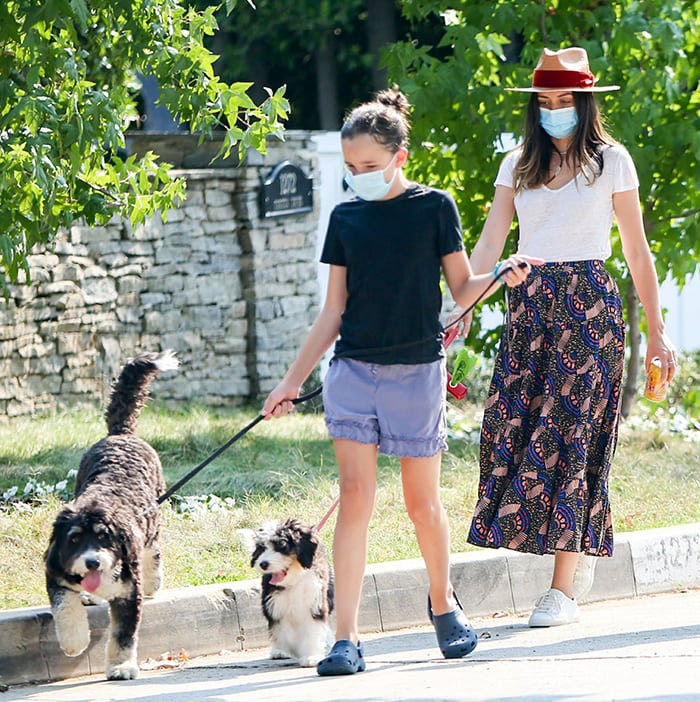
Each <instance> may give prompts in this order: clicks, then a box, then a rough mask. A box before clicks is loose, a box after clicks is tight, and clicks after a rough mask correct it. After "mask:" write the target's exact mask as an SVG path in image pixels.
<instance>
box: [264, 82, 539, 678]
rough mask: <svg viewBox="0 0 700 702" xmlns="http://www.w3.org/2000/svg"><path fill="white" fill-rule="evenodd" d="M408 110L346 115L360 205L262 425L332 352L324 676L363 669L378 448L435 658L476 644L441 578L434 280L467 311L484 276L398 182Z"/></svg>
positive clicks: (338, 213) (420, 197) (444, 526)
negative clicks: (332, 489) (395, 487)
mask: <svg viewBox="0 0 700 702" xmlns="http://www.w3.org/2000/svg"><path fill="white" fill-rule="evenodd" d="M408 107H409V106H408V103H407V101H406V98H405V97H404V96H403V95H402V94H401V93H398V92H393V91H384V92H381V93H379V94H378V95H377V96H376V99H375V100H374V101H372V102H369V103H365V104H363V105H360V106H359V107H357V108H356V109H354V110H353V111H352V112H351V114H350V115H349V117H348V118H347V120H346V121H345V123H344V125H343V127H342V130H341V139H342V149H343V157H344V160H345V165H346V169H347V174H346V181H347V183H348V185H349V186H350V187H351V188H352V189H353V191H354V192H355V194H356V195H357V198H356V199H353V200H350V201H348V202H344V203H341V204H339V205H338V206H336V208H335V209H334V210H333V212H332V214H331V217H330V221H329V225H328V232H327V235H326V240H325V244H324V248H323V253H322V256H321V261H322V262H324V263H327V264H329V265H330V275H329V282H328V292H327V297H326V301H325V304H324V306H323V308H322V310H321V312H320V314H319V316H318V318H317V319H316V321H315V322H314V324H313V326H312V327H311V330H310V332H309V336H308V338H307V340H306V341H305V343H304V344H303V345H302V348H301V350H300V351H299V354H298V356H297V359H296V360H295V361H294V363H293V364H292V365H291V366H290V368H289V370H288V371H287V373H286V374H285V376H284V378H283V379H282V381H281V382H280V383H279V385H277V387H276V388H275V389H274V390H273V391H272V392H271V393H270V395H269V396H268V398H267V399H266V401H265V404H264V406H263V414H265V415H266V416H274V417H278V416H280V415H282V414H285V413H286V412H289V411H290V410H291V409H292V407H293V405H292V403H291V401H290V400H291V399H292V398H295V397H297V396H298V395H299V391H300V388H301V386H302V384H303V382H304V381H305V380H306V378H307V377H308V376H309V374H310V373H311V371H312V370H313V368H314V367H315V366H316V364H317V363H318V362H319V360H320V359H321V358H322V356H323V354H324V353H325V352H326V350H327V349H328V348H329V347H330V345H331V344H333V342H336V343H335V350H334V351H335V353H334V359H333V361H332V363H331V366H330V368H329V371H328V374H327V377H326V380H325V383H324V390H323V401H324V410H325V418H326V425H327V427H328V432H329V434H330V436H331V438H332V439H333V443H334V449H335V453H336V457H337V461H338V472H339V483H340V510H339V513H338V519H337V523H336V529H335V535H334V540H333V565H334V569H335V597H336V617H337V619H336V623H337V625H336V638H337V641H336V643H335V645H334V646H333V649H332V650H331V652H330V655H329V656H328V657H327V658H324V659H323V660H321V661H320V662H319V664H318V667H317V670H318V673H319V675H343V674H352V673H356V672H358V671H361V670H364V668H365V661H364V657H363V648H362V645H361V643H360V641H359V632H358V621H357V620H358V610H359V602H360V594H361V588H362V581H363V578H364V569H365V564H366V560H367V533H368V526H369V520H370V517H371V515H372V510H373V507H374V500H375V493H376V470H377V452H378V451H381V452H382V453H385V454H389V455H394V456H399V457H400V464H401V476H402V482H403V491H404V500H405V504H406V508H407V510H408V514H409V516H410V519H411V521H412V522H413V524H414V527H415V531H416V537H417V540H418V544H419V546H420V549H421V553H422V554H423V557H424V560H425V564H426V569H427V571H428V578H429V581H430V591H429V599H428V612H429V616H430V619H431V621H432V623H433V625H434V627H435V630H436V635H437V638H438V644H439V647H440V649H441V651H442V653H443V655H444V656H445V657H446V658H457V657H462V656H465V655H467V654H468V653H470V652H471V651H472V650H473V648H474V646H475V645H476V636H475V633H474V630H473V629H472V628H471V626H470V625H469V622H468V621H467V619H466V617H465V616H464V613H463V611H462V608H461V606H460V604H459V601H458V600H457V597H456V595H455V593H454V591H453V589H452V585H451V583H450V581H449V542H450V536H449V527H448V522H447V516H446V513H445V510H444V509H443V506H442V504H441V502H440V496H439V483H440V459H441V451H442V450H444V449H445V448H446V447H447V444H446V441H445V437H446V422H445V382H446V370H445V358H444V350H443V346H442V338H441V330H442V327H441V325H440V321H439V313H440V308H441V292H440V271H441V268H442V270H443V271H444V274H445V278H446V280H447V284H448V286H449V288H450V291H451V292H452V295H453V296H454V298H455V299H456V300H457V301H458V302H459V303H460V304H462V305H464V306H469V305H470V304H471V303H472V302H473V301H474V300H476V298H477V296H478V295H479V294H480V293H481V292H482V291H483V290H484V288H485V287H486V286H487V285H488V284H489V283H490V282H492V280H493V274H492V273H488V274H483V275H478V276H475V275H473V274H472V272H471V269H470V267H469V261H468V259H467V257H466V254H465V252H464V246H463V243H462V234H461V226H460V220H459V215H458V213H457V208H456V206H455V203H454V200H453V199H452V198H451V197H450V196H449V195H448V194H447V193H445V192H442V191H438V190H434V189H432V188H428V187H425V186H422V185H418V184H417V183H411V182H409V181H408V180H407V178H406V176H405V175H404V173H403V170H402V169H403V166H404V164H405V163H406V160H407V159H408V133H409V123H408V118H407V113H408ZM538 260H539V259H538ZM530 262H532V261H529V259H528V257H526V256H513V257H511V258H510V259H509V260H508V261H507V264H508V265H507V266H503V270H504V271H505V270H506V268H508V270H507V272H504V273H503V277H502V278H501V279H502V280H503V281H504V282H506V283H507V284H508V285H516V284H518V283H520V282H522V281H523V280H524V279H525V276H526V274H527V272H528V271H529V269H530ZM519 265H522V266H523V267H522V268H520V267H519ZM496 287H497V286H496ZM336 340H337V341H336Z"/></svg>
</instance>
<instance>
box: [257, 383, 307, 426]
mask: <svg viewBox="0 0 700 702" xmlns="http://www.w3.org/2000/svg"><path fill="white" fill-rule="evenodd" d="M300 390H301V388H300V387H298V386H297V387H294V386H293V385H292V384H290V383H288V382H287V381H285V380H282V382H280V383H279V384H278V385H277V387H275V389H274V390H273V391H272V392H271V393H270V394H269V395H268V396H267V399H266V400H265V403H264V404H263V408H262V412H261V414H263V415H265V419H272V418H273V417H281V416H282V415H284V414H289V413H290V412H291V411H292V410H293V409H294V403H293V402H292V399H295V398H297V397H299V391H300Z"/></svg>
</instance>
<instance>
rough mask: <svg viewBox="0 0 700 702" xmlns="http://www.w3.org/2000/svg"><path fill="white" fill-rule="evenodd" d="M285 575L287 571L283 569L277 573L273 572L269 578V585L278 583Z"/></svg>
mask: <svg viewBox="0 0 700 702" xmlns="http://www.w3.org/2000/svg"><path fill="white" fill-rule="evenodd" d="M285 575H287V573H286V572H285V571H284V570H281V571H280V572H279V573H273V574H272V577H271V578H270V585H279V584H280V583H281V582H282V581H283V580H284V576H285Z"/></svg>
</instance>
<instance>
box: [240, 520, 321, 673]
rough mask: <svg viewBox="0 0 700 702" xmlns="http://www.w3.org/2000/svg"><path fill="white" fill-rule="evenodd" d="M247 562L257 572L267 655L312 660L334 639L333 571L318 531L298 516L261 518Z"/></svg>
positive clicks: (311, 663)
mask: <svg viewBox="0 0 700 702" xmlns="http://www.w3.org/2000/svg"><path fill="white" fill-rule="evenodd" d="M253 539H254V542H253V543H254V551H253V555H252V558H251V561H250V564H251V566H252V567H254V568H257V569H258V570H260V571H261V572H262V574H263V575H262V611H263V614H264V615H265V618H266V619H267V623H268V628H269V631H270V639H271V647H270V658H295V659H296V660H297V661H298V663H299V665H301V666H304V667H308V666H314V665H316V663H318V661H319V660H321V658H323V657H324V656H326V654H327V653H328V651H329V650H330V647H331V645H332V643H333V635H332V632H331V630H330V626H329V619H330V615H331V612H332V611H333V571H332V569H331V567H330V564H329V563H328V558H327V557H326V552H325V549H324V547H323V543H322V542H321V540H320V538H319V536H318V532H317V531H316V529H314V528H313V527H308V526H304V525H302V524H301V523H300V522H299V521H298V520H297V519H288V520H286V521H284V522H266V523H265V524H263V525H262V526H261V527H260V528H259V529H258V530H257V531H256V532H255V533H254V535H253Z"/></svg>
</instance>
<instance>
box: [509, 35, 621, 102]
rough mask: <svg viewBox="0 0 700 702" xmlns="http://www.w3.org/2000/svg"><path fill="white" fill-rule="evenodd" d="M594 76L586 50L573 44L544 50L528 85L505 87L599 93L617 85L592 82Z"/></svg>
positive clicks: (523, 89)
mask: <svg viewBox="0 0 700 702" xmlns="http://www.w3.org/2000/svg"><path fill="white" fill-rule="evenodd" d="M596 80H597V79H596V77H595V76H594V75H593V74H592V73H591V69H590V68H589V67H588V54H587V53H586V50H585V49H581V48H580V47H578V46H572V47H570V48H568V49H560V50H559V51H551V50H550V49H543V51H542V55H541V56H540V60H539V62H538V64H537V66H536V67H535V72H534V73H533V74H532V86H531V87H529V88H506V90H517V91H518V92H521V93H548V92H549V93H551V92H562V91H571V92H575V93H602V92H606V91H608V90H619V89H620V86H619V85H598V86H597V85H595V82H596Z"/></svg>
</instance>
